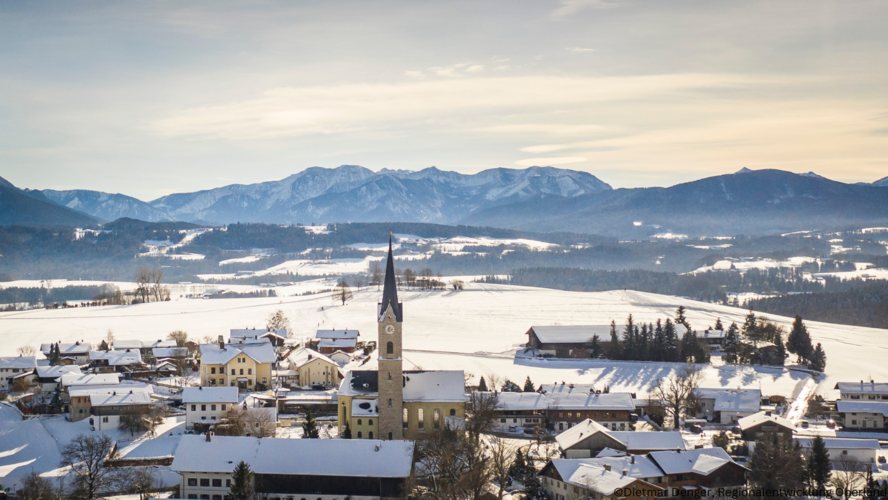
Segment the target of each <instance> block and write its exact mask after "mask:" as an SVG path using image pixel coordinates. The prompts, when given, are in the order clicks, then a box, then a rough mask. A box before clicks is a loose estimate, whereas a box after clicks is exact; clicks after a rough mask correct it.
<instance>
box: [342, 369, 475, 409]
mask: <svg viewBox="0 0 888 500" xmlns="http://www.w3.org/2000/svg"><path fill="white" fill-rule="evenodd" d="M378 391H379V372H378V371H377V370H349V371H348V372H346V374H345V377H343V379H342V383H341V384H340V385H339V394H340V395H342V396H378ZM403 394H404V401H407V402H417V401H435V402H454V403H456V402H463V401H465V397H466V396H465V378H464V376H463V372H462V370H459V371H456V370H452V371H445V370H439V371H405V372H404V392H403Z"/></svg>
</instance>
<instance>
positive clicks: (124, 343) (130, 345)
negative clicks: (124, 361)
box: [111, 339, 142, 351]
mask: <svg viewBox="0 0 888 500" xmlns="http://www.w3.org/2000/svg"><path fill="white" fill-rule="evenodd" d="M141 348H142V341H141V340H116V339H115V340H112V341H111V349H114V350H115V351H120V350H124V351H125V350H127V349H141Z"/></svg>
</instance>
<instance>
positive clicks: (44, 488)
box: [16, 471, 56, 500]
mask: <svg viewBox="0 0 888 500" xmlns="http://www.w3.org/2000/svg"><path fill="white" fill-rule="evenodd" d="M16 495H17V496H18V498H19V500H53V499H55V498H56V492H55V489H54V488H53V487H52V482H50V480H49V479H46V478H44V477H41V476H40V474H37V473H36V472H34V471H31V473H30V474H28V475H27V476H25V478H24V479H23V480H22V486H21V488H19V489H18V491H17V492H16Z"/></svg>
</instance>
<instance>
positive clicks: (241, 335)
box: [228, 328, 287, 343]
mask: <svg viewBox="0 0 888 500" xmlns="http://www.w3.org/2000/svg"><path fill="white" fill-rule="evenodd" d="M268 334H273V335H274V336H276V337H280V338H283V339H285V338H287V329H286V328H278V329H277V330H269V329H267V328H260V329H258V330H257V329H256V328H232V329H231V331H230V332H229V335H228V337H229V340H230V341H231V342H232V343H234V342H235V341H242V340H245V339H258V338H261V337H265V336H267V335H268Z"/></svg>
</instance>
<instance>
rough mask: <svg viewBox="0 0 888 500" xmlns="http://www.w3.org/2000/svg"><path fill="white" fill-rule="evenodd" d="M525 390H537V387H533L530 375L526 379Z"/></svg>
mask: <svg viewBox="0 0 888 500" xmlns="http://www.w3.org/2000/svg"><path fill="white" fill-rule="evenodd" d="M524 392H536V389H534V387H533V382H531V381H530V375H528V376H527V379H525V380H524Z"/></svg>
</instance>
